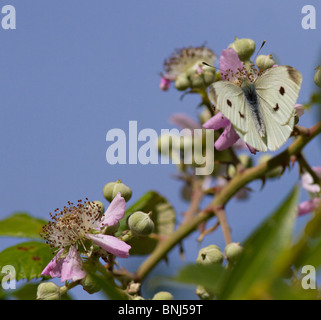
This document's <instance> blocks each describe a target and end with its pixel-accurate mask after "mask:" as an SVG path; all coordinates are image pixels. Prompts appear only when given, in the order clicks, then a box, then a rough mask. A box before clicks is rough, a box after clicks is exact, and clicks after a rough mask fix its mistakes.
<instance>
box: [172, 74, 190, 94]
mask: <svg viewBox="0 0 321 320" xmlns="http://www.w3.org/2000/svg"><path fill="white" fill-rule="evenodd" d="M190 85H191V82H190V81H189V79H188V77H187V75H186V74H185V73H181V74H180V75H179V76H178V77H177V79H176V81H175V87H176V89H177V90H180V91H184V90H186V89H187V88H189V87H190Z"/></svg>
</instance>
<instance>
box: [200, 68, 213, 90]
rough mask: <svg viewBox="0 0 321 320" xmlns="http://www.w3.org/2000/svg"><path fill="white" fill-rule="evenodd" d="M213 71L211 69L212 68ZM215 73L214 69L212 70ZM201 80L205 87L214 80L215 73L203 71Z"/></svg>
mask: <svg viewBox="0 0 321 320" xmlns="http://www.w3.org/2000/svg"><path fill="white" fill-rule="evenodd" d="M212 69H213V68H212ZM213 70H214V71H215V69H213ZM203 78H204V82H205V85H206V86H209V85H210V84H212V83H213V82H214V80H215V72H212V71H204V73H203Z"/></svg>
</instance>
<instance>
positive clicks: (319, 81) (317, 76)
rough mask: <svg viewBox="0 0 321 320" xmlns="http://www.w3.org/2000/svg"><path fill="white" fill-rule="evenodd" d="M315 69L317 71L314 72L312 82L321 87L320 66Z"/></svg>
mask: <svg viewBox="0 0 321 320" xmlns="http://www.w3.org/2000/svg"><path fill="white" fill-rule="evenodd" d="M316 70H317V72H316V73H315V75H314V78H313V80H314V83H315V84H316V85H317V86H318V87H320V88H321V67H320V66H319V67H317V69H316Z"/></svg>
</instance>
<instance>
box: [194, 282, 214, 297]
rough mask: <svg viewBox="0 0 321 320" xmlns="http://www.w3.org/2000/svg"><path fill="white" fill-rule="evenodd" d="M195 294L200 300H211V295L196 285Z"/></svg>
mask: <svg viewBox="0 0 321 320" xmlns="http://www.w3.org/2000/svg"><path fill="white" fill-rule="evenodd" d="M195 293H196V295H198V297H199V298H200V299H201V300H212V299H213V295H212V294H210V293H209V292H208V291H207V290H206V289H205V288H204V287H203V286H200V285H198V286H197V288H196V291H195Z"/></svg>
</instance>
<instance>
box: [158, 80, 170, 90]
mask: <svg viewBox="0 0 321 320" xmlns="http://www.w3.org/2000/svg"><path fill="white" fill-rule="evenodd" d="M170 85H171V80H169V79H167V78H165V77H162V78H161V81H160V84H159V87H160V89H161V90H163V91H166V90H168V89H169V87H170Z"/></svg>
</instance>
